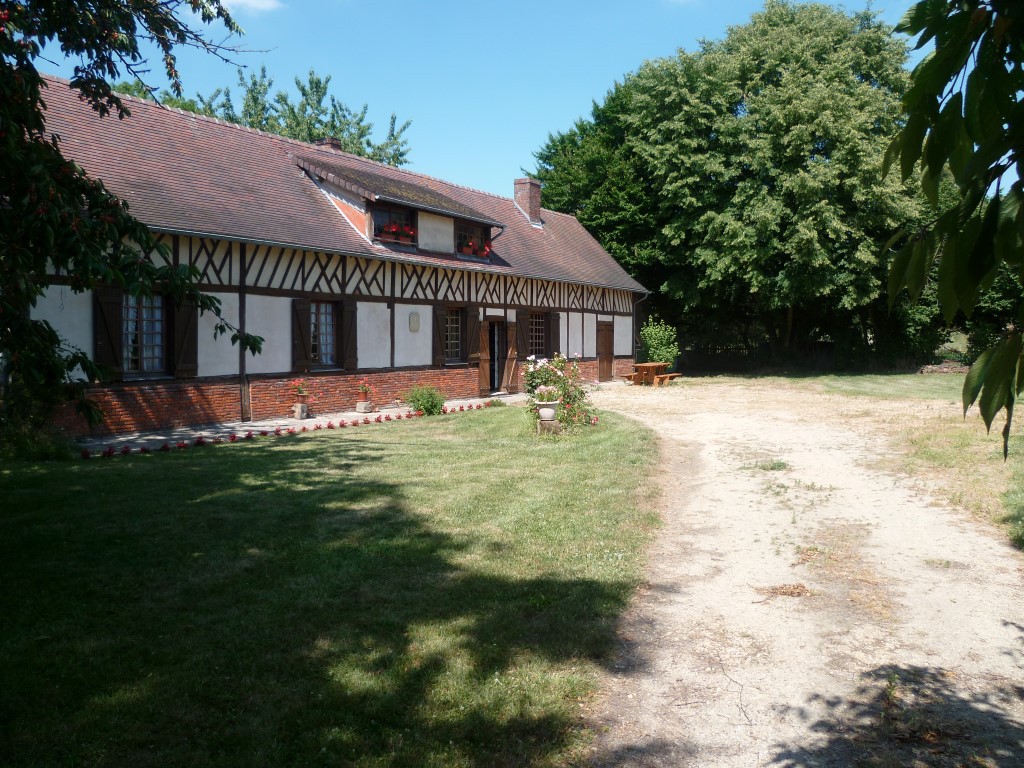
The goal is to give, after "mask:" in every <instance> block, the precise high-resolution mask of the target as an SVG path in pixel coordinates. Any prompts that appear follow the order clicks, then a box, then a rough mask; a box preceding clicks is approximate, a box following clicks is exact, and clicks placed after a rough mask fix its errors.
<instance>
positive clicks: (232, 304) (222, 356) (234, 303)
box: [199, 293, 248, 376]
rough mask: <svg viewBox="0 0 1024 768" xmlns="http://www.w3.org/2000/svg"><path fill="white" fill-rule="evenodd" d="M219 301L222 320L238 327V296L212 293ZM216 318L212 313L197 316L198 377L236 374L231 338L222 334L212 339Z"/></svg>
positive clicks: (236, 365)
mask: <svg viewBox="0 0 1024 768" xmlns="http://www.w3.org/2000/svg"><path fill="white" fill-rule="evenodd" d="M210 295H211V296H214V297H216V298H218V299H220V311H221V314H222V315H224V319H225V320H227V321H228V322H230V323H234V324H235V325H238V294H237V293H213V294H210ZM216 324H217V316H216V315H214V314H213V313H212V312H207V313H206V314H203V315H200V316H199V375H200V376H228V375H232V374H234V375H237V374H238V346H237V345H233V344H232V343H231V336H230V335H227V334H222V335H220V336H218V337H217V338H216V339H214V338H213V328H214V326H215V325H216ZM246 365H247V366H248V361H247V362H246Z"/></svg>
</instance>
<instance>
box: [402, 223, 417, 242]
mask: <svg viewBox="0 0 1024 768" xmlns="http://www.w3.org/2000/svg"><path fill="white" fill-rule="evenodd" d="M399 239H400V240H401V241H402V242H403V243H413V242H415V241H416V228H415V227H412V226H410V225H408V224H406V225H405V226H404V227H402V229H401V232H400V233H399Z"/></svg>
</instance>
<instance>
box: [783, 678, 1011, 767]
mask: <svg viewBox="0 0 1024 768" xmlns="http://www.w3.org/2000/svg"><path fill="white" fill-rule="evenodd" d="M862 677H863V679H864V682H863V684H862V685H861V686H860V687H859V688H858V689H857V690H856V693H855V695H854V696H853V697H851V698H849V699H842V698H826V697H821V696H815V697H812V698H811V699H810V700H809V701H808V705H809V707H808V708H803V707H801V708H795V709H792V708H791V709H787V710H786V711H785V712H783V714H788V715H793V714H796V715H797V716H798V717H800V718H801V719H802V720H804V721H807V722H809V723H810V728H811V730H812V731H813V732H814V733H817V734H820V735H821V736H822V737H823V738H824V741H822V742H821V743H819V744H816V745H814V746H805V747H785V748H780V749H779V751H778V752H777V753H776V754H775V755H774V757H773V759H772V761H771V763H770V764H771V765H780V766H786V768H800V767H803V766H806V768H811V766H815V767H817V766H825V765H836V766H839V765H843V766H893V767H895V766H920V767H921V768H924V766H929V767H934V768H946V767H947V766H950V767H952V766H998V767H999V768H1002V767H1004V766H1005V768H1010V767H1011V766H1014V767H1015V766H1020V765H1024V723H1022V721H1021V720H1020V716H1019V714H1016V715H1015V714H1014V711H1016V712H1017V713H1019V712H1020V711H1021V703H1022V702H1024V686H1022V685H1021V684H1020V683H1017V682H1013V681H1008V680H998V679H993V678H990V679H988V680H986V681H985V682H986V683H987V686H986V689H985V690H968V689H967V686H963V685H958V681H957V677H956V675H955V674H954V673H952V672H950V671H948V670H944V669H939V668H934V667H918V666H902V665H886V666H882V667H878V668H876V669H873V670H871V671H869V672H866V673H865V674H864V675H863V676H862ZM822 707H824V708H825V709H826V711H827V715H826V716H824V717H819V718H818V719H816V720H814V719H813V718H814V717H815V716H814V715H812V714H811V712H810V710H811V709H813V710H814V711H821V709H822ZM812 720H813V722H811V721H812Z"/></svg>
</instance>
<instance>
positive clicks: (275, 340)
mask: <svg viewBox="0 0 1024 768" xmlns="http://www.w3.org/2000/svg"><path fill="white" fill-rule="evenodd" d="M245 330H246V332H247V333H252V334H254V335H256V336H262V337H263V352H262V353H261V354H258V355H256V356H255V357H253V356H252V355H249V356H248V357H246V362H245V369H246V371H248V372H249V373H286V372H288V371H290V370H291V369H292V300H291V299H287V298H281V297H279V296H252V295H249V296H246V299H245Z"/></svg>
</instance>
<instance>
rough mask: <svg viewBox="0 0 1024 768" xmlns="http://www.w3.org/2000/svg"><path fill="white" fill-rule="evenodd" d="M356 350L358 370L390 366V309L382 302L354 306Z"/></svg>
mask: <svg viewBox="0 0 1024 768" xmlns="http://www.w3.org/2000/svg"><path fill="white" fill-rule="evenodd" d="M356 350H357V352H356V354H357V358H358V365H359V367H360V368H388V367H390V366H391V309H390V308H389V307H388V305H387V304H385V303H384V302H381V301H360V302H359V303H357V304H356Z"/></svg>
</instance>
